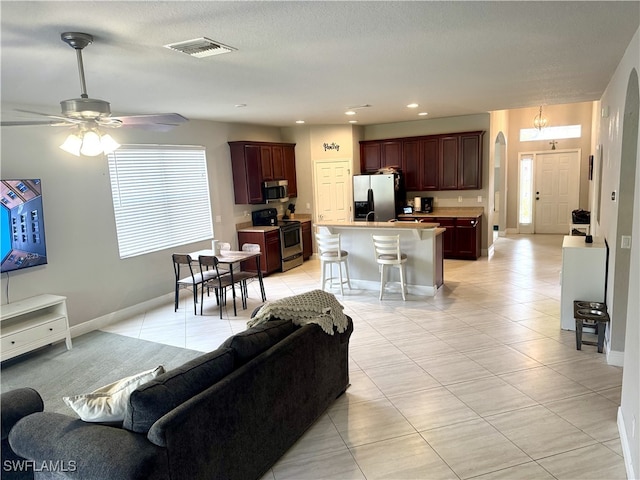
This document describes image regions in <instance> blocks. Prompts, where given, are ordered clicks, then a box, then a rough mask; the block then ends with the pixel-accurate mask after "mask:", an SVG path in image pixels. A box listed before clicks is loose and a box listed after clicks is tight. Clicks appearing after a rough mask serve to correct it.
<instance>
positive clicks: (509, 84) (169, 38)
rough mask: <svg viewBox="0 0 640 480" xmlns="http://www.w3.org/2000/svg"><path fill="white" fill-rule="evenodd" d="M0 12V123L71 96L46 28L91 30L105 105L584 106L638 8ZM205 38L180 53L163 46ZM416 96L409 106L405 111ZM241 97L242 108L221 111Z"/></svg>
mask: <svg viewBox="0 0 640 480" xmlns="http://www.w3.org/2000/svg"><path fill="white" fill-rule="evenodd" d="M0 8H1V12H0V13H1V28H2V32H1V35H2V37H1V40H2V43H1V62H2V64H1V65H2V72H1V79H2V91H1V93H2V117H3V120H10V119H13V120H18V119H25V114H17V113H15V112H14V111H13V109H14V108H16V107H19V108H26V109H32V110H37V111H43V112H45V113H52V114H56V113H59V102H60V101H61V100H64V99H69V98H76V97H78V96H79V94H80V87H79V81H78V73H77V68H76V63H75V62H76V57H75V54H74V52H73V50H72V49H71V48H70V47H69V46H67V45H66V44H65V43H63V42H62V41H61V40H60V33H62V32H65V31H80V32H86V33H90V34H92V35H93V36H94V37H95V42H94V43H93V44H92V45H90V46H88V47H87V48H86V49H85V50H84V52H83V55H84V64H85V71H86V79H87V90H88V93H89V96H90V97H92V98H100V99H103V100H107V101H109V102H111V108H112V111H113V112H114V114H127V113H128V114H132V113H159V112H177V113H180V114H182V115H184V116H186V117H188V118H192V119H210V120H218V121H224V122H243V123H256V124H265V125H276V126H285V125H293V124H294V122H295V121H296V120H299V119H302V120H305V121H306V123H307V124H340V123H346V122H347V121H348V120H349V119H350V118H349V117H347V116H345V114H344V112H345V110H346V109H347V107H350V106H358V105H362V104H370V105H371V107H370V108H366V109H359V110H357V112H358V113H357V115H356V116H355V119H357V120H358V122H359V124H361V125H366V124H375V123H387V122H398V121H405V120H416V119H418V118H419V117H418V116H417V112H418V111H426V112H428V113H429V116H428V117H427V118H435V117H447V116H457V115H467V114H476V113H481V112H486V111H491V110H502V109H512V108H521V107H532V106H537V105H550V104H560V103H573V102H583V101H591V100H597V99H598V98H600V96H601V94H602V93H603V91H604V88H605V87H606V85H607V83H608V82H609V79H610V78H611V76H612V74H613V71H614V69H615V67H616V66H617V65H618V63H619V61H620V59H621V58H622V55H623V54H624V51H625V49H626V47H627V45H628V44H629V42H630V40H631V38H632V37H633V34H634V33H635V31H636V30H637V28H638V25H639V24H640V2H637V1H628V2H609V1H605V2H554V1H544V2H528V1H527V2H524V1H519V2H419V1H414V2H396V1H388V2H315V1H313V2H271V1H264V2H247V1H235V2H221V1H211V2H197V1H181V2H153V1H147V2H114V1H109V2H32V1H28V2H13V1H9V2H8V1H3V2H1V3H0ZM197 37H208V38H211V39H213V40H215V41H218V42H221V43H223V44H226V45H229V46H232V47H234V48H236V49H237V50H236V51H234V52H232V53H228V54H224V55H218V56H212V57H208V58H202V59H198V58H193V57H189V56H187V55H185V54H182V53H178V52H175V51H171V50H169V49H166V48H163V45H165V44H168V43H172V42H177V41H182V40H189V39H193V38H197ZM412 102H415V103H418V104H419V105H420V107H419V108H418V109H417V110H410V109H407V108H406V105H407V104H408V103H412ZM237 104H246V107H241V108H240V107H236V106H235V105H237Z"/></svg>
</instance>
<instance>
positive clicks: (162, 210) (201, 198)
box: [107, 145, 213, 258]
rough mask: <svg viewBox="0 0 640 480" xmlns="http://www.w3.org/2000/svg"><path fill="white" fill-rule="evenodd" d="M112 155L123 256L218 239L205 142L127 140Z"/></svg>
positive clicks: (112, 190)
mask: <svg viewBox="0 0 640 480" xmlns="http://www.w3.org/2000/svg"><path fill="white" fill-rule="evenodd" d="M107 157H108V160H109V175H110V176H111V193H112V195H113V209H114V213H115V219H116V230H117V234H118V247H119V249H120V258H127V257H133V256H136V255H142V254H145V253H150V252H156V251H158V250H164V249H167V248H172V247H177V246H179V245H185V244H187V243H193V242H199V241H202V240H208V239H211V238H213V224H212V222H211V202H210V200H209V181H208V177H207V159H206V156H205V150H204V147H198V146H182V145H180V146H173V145H123V146H122V147H120V148H119V149H117V150H115V151H114V152H113V153H110V154H109V155H108V156H107Z"/></svg>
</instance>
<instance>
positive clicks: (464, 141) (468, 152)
mask: <svg viewBox="0 0 640 480" xmlns="http://www.w3.org/2000/svg"><path fill="white" fill-rule="evenodd" d="M483 133H484V132H472V133H463V134H461V135H460V140H459V142H460V143H459V148H460V159H459V161H458V190H479V189H480V188H482V135H483Z"/></svg>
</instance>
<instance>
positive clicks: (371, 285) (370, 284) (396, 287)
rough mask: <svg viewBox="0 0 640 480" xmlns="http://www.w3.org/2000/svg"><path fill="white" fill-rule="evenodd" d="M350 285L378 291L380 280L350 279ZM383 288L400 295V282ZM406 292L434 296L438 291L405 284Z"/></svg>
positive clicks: (427, 287)
mask: <svg viewBox="0 0 640 480" xmlns="http://www.w3.org/2000/svg"><path fill="white" fill-rule="evenodd" d="M351 285H352V286H353V288H354V289H359V290H375V291H378V292H379V291H380V282H374V281H371V280H354V279H351ZM345 290H346V291H345V295H346V294H347V293H346V292H347V291H348V289H345ZM385 290H387V291H388V292H389V294H391V295H400V284H399V283H398V282H389V283H388V284H387V287H386V289H385ZM330 291H332V292H335V291H336V288H333V289H331V290H330ZM407 292H408V293H410V294H412V295H421V296H427V297H434V296H435V295H436V293H438V288H437V287H435V286H434V287H429V286H424V285H407ZM382 299H383V300H386V299H387V297H382ZM388 299H389V300H391V299H392V297H389V298H388Z"/></svg>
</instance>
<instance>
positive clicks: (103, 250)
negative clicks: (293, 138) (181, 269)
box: [1, 121, 281, 325]
mask: <svg viewBox="0 0 640 480" xmlns="http://www.w3.org/2000/svg"><path fill="white" fill-rule="evenodd" d="M1 133H2V150H1V151H2V177H3V178H41V179H42V188H43V202H44V206H43V209H44V221H45V232H46V240H47V256H48V261H49V263H48V265H45V266H40V267H33V268H29V269H26V270H23V271H18V272H13V273H10V274H9V275H6V274H5V275H3V276H2V303H3V304H4V303H7V301H16V300H19V299H22V298H25V297H29V296H32V295H37V294H40V293H53V294H58V295H64V296H67V297H68V309H69V320H70V323H71V325H78V324H80V323H83V322H86V321H88V320H91V319H94V318H97V317H100V316H102V315H106V314H108V313H111V312H114V311H118V310H120V309H123V308H125V307H129V306H132V305H136V304H138V303H140V302H144V301H147V300H150V299H153V298H156V297H159V296H161V295H164V294H166V293H169V292H172V291H173V269H172V263H171V257H170V254H171V253H172V251H173V250H165V251H161V252H156V253H152V254H148V255H142V256H138V257H134V258H129V259H125V260H121V259H120V258H119V255H118V245H117V239H116V232H115V221H114V215H113V204H112V200H111V186H110V181H109V171H108V167H107V161H106V158H104V157H101V156H100V157H93V158H90V157H82V158H78V157H74V156H73V155H70V154H68V153H66V152H63V151H62V150H60V149H59V148H58V145H60V144H61V143H62V141H63V139H64V137H65V136H66V135H67V134H68V130H67V129H63V128H61V129H54V128H51V127H2V130H1ZM112 133H113V136H114V138H116V139H117V140H118V141H119V142H120V143H123V144H124V143H128V142H129V143H133V142H136V143H165V144H186V145H204V146H205V147H206V151H207V165H208V173H209V181H210V185H211V204H212V212H213V215H214V216H215V215H219V216H220V217H221V222H220V223H215V224H214V230H215V236H216V238H219V239H223V240H228V241H231V242H232V243H237V238H236V232H235V223H236V221H235V220H236V218H237V217H242V213H243V212H244V211H245V210H251V209H252V207H250V206H246V205H244V206H243V205H234V196H233V181H232V175H231V160H230V153H229V146H228V145H227V141H231V140H256V141H260V140H263V141H280V140H281V139H280V131H279V129H276V128H267V127H258V126H251V125H234V124H223V123H216V122H203V121H191V122H189V123H187V124H185V125H183V126H181V127H178V128H176V129H174V130H172V131H171V132H169V133H162V134H158V133H152V132H145V131H143V130H135V129H120V130H117V131H113V132H112ZM249 221H250V218H249ZM207 245H209V246H210V245H211V244H210V243H208V242H205V243H202V242H201V243H199V244H198V243H196V244H192V245H185V246H183V247H179V250H181V251H193V250H197V249H199V248H204V247H206V246H207ZM7 291H8V294H9V295H8V298H7V295H6V292H7Z"/></svg>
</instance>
